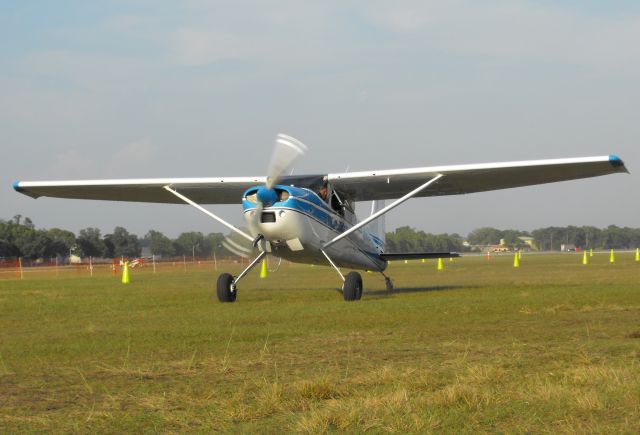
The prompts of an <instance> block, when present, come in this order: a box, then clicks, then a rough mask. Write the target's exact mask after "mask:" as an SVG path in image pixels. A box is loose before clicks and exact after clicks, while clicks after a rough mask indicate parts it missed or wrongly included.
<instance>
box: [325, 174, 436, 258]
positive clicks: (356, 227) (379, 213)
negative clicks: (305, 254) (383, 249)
mask: <svg viewBox="0 0 640 435" xmlns="http://www.w3.org/2000/svg"><path fill="white" fill-rule="evenodd" d="M443 176H444V175H442V174H438V175H436V176H435V177H433V178H432V179H430V180H429V181H427V182H426V183H424V184H422V185H421V186H418V187H417V188H415V189H413V190H412V191H411V192H409V193H407V194H406V195H405V196H403V197H402V198H400V199H397V200H395V201H393V202H392V203H391V204H389V205H388V206H386V207H385V208H383V209H381V210H379V211H377V212H376V213H374V214H372V215H371V216H369V217H368V218H366V219H365V220H363V221H361V222H358V224H356V225H354V226H352V227H351V228H349V229H348V230H347V231H345V232H344V233H342V234H340V235H339V236H337V237H336V238H334V239H333V240H329V241H328V242H327V243H325V244H324V245H322V248H323V249H327V248H328V247H329V246H331V245H333V244H334V243H335V242H337V241H338V240H340V239H343V238H344V237H347V236H348V235H349V234H351V233H353V232H355V231H358V230H359V229H360V228H362V227H363V226H365V225H367V224H368V223H369V222H371V221H373V220H375V219H378V218H379V217H380V216H382V215H383V214H385V213H387V212H389V211H391V210H392V209H394V208H396V207H397V206H399V205H400V204H402V203H403V202H405V201H406V200H408V199H410V198H412V197H414V196H416V195H417V194H418V193H420V192H421V191H423V190H424V189H426V188H427V187H429V185H431V184H433V183H435V182H436V181H438V180H439V179H440V178H442V177H443Z"/></svg>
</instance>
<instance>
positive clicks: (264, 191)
mask: <svg viewBox="0 0 640 435" xmlns="http://www.w3.org/2000/svg"><path fill="white" fill-rule="evenodd" d="M257 196H258V201H259V202H261V203H262V205H263V206H264V207H269V206H270V205H272V204H274V203H275V202H276V201H277V200H278V194H277V193H276V191H275V190H274V189H268V188H266V187H264V186H263V187H260V188H259V189H258V194H257Z"/></svg>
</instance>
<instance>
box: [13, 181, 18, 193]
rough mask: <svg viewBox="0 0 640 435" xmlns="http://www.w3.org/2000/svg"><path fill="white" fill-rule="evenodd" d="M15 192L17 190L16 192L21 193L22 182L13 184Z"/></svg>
mask: <svg viewBox="0 0 640 435" xmlns="http://www.w3.org/2000/svg"><path fill="white" fill-rule="evenodd" d="M13 190H15V191H16V192H20V182H19V181H16V182H14V183H13Z"/></svg>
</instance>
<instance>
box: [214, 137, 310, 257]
mask: <svg viewBox="0 0 640 435" xmlns="http://www.w3.org/2000/svg"><path fill="white" fill-rule="evenodd" d="M308 149H309V148H308V147H307V146H306V145H305V144H303V143H302V142H301V141H299V140H298V139H296V138H294V137H291V136H287V135H286V134H278V135H277V136H276V142H275V145H274V147H273V152H272V153H271V162H270V163H269V168H268V171H267V181H266V183H265V184H264V185H263V186H260V187H259V188H258V191H257V192H256V201H257V206H256V209H255V210H254V211H253V212H251V213H252V220H251V222H252V223H251V226H253V228H252V232H254V233H256V232H257V224H258V223H259V222H260V216H261V215H262V210H263V209H264V208H265V207H269V206H271V205H273V204H274V203H276V202H277V201H278V192H277V191H276V189H274V188H273V186H275V185H276V184H278V181H280V180H281V179H282V177H283V176H285V175H287V173H288V172H289V171H291V169H292V168H293V164H294V163H295V161H296V160H297V159H298V158H299V157H300V156H302V155H303V154H304V153H305V152H306V151H307V150H308ZM225 241H226V242H227V243H223V245H224V246H225V247H226V248H227V249H229V250H230V251H232V252H233V253H235V254H236V255H241V256H245V257H247V256H249V255H250V254H251V252H252V251H253V247H245V246H240V245H239V243H238V241H236V240H231V239H230V238H229V237H227V238H226V240H225ZM256 242H257V241H256ZM243 244H244V243H243ZM243 254H244V255H243Z"/></svg>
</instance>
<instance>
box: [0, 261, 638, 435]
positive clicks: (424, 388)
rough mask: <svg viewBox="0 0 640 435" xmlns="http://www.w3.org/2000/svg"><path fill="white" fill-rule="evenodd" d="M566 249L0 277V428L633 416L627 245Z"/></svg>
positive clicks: (313, 428)
mask: <svg viewBox="0 0 640 435" xmlns="http://www.w3.org/2000/svg"><path fill="white" fill-rule="evenodd" d="M580 260H581V257H579V256H577V255H530V256H527V255H525V256H523V258H522V260H521V267H520V268H519V269H514V268H513V267H512V258H511V257H494V258H493V259H492V260H491V261H487V260H486V259H484V258H482V257H466V258H460V259H457V260H456V261H455V262H453V263H449V262H448V261H445V270H444V271H442V272H437V271H436V270H435V263H434V262H433V261H429V262H427V263H426V264H423V263H420V262H418V261H416V262H410V263H409V264H404V263H401V262H399V263H394V264H392V265H390V268H389V274H390V275H391V276H392V277H393V278H394V282H395V284H396V287H398V289H397V290H396V291H395V292H394V293H393V294H388V293H387V292H386V291H385V290H384V282H383V280H382V279H381V277H380V275H376V274H364V275H363V277H364V282H365V293H364V296H363V299H362V300H361V301H359V302H352V303H346V302H344V301H343V300H342V296H341V295H340V294H339V293H338V292H337V291H336V290H337V287H338V277H337V275H336V274H335V272H334V271H332V270H330V269H328V268H325V267H310V266H304V265H283V266H282V267H281V268H280V270H279V271H278V272H277V273H271V274H269V276H268V278H267V279H263V280H261V279H259V278H258V277H257V272H252V274H251V275H250V276H249V277H248V278H247V279H246V280H244V281H243V282H242V283H241V285H240V290H239V291H240V293H239V295H238V301H237V302H236V303H234V304H220V303H218V302H213V301H212V296H213V294H214V283H215V279H216V272H214V271H213V269H212V267H209V266H206V267H205V266H202V267H199V268H193V270H191V271H190V273H184V271H183V270H182V269H181V268H180V267H171V268H169V267H165V268H160V269H159V271H158V273H156V274H154V273H152V272H151V271H150V269H149V268H147V269H146V270H144V271H132V282H131V284H129V285H122V284H120V283H119V281H118V279H117V278H114V277H111V276H110V275H109V273H108V272H107V271H106V270H105V271H101V272H100V273H95V274H94V276H93V277H92V278H90V277H88V276H86V274H77V275H78V276H76V274H60V276H57V277H56V276H55V275H52V274H51V273H42V274H27V277H26V279H24V280H19V279H4V280H0V312H1V316H0V432H3V433H7V432H25V431H26V432H40V431H52V432H96V431H97V432H125V431H126V432H185V431H193V432H210V431H220V432H234V431H241V432H253V431H256V432H257V431H259V432H268V433H282V432H313V433H316V432H323V431H328V432H334V431H347V432H363V431H372V432H451V433H453V432H455V433H461V432H554V433H557V432H581V433H585V432H609V433H611V432H617V433H638V432H640V263H636V262H634V261H633V254H619V255H618V256H617V262H616V264H614V265H610V264H609V263H608V255H605V254H600V255H596V256H594V257H593V259H592V260H593V261H592V264H590V265H588V266H583V265H582V264H581V262H580ZM234 268H235V270H234ZM238 268H239V266H234V267H233V268H231V269H232V270H231V271H232V272H236V273H237V271H238Z"/></svg>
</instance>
